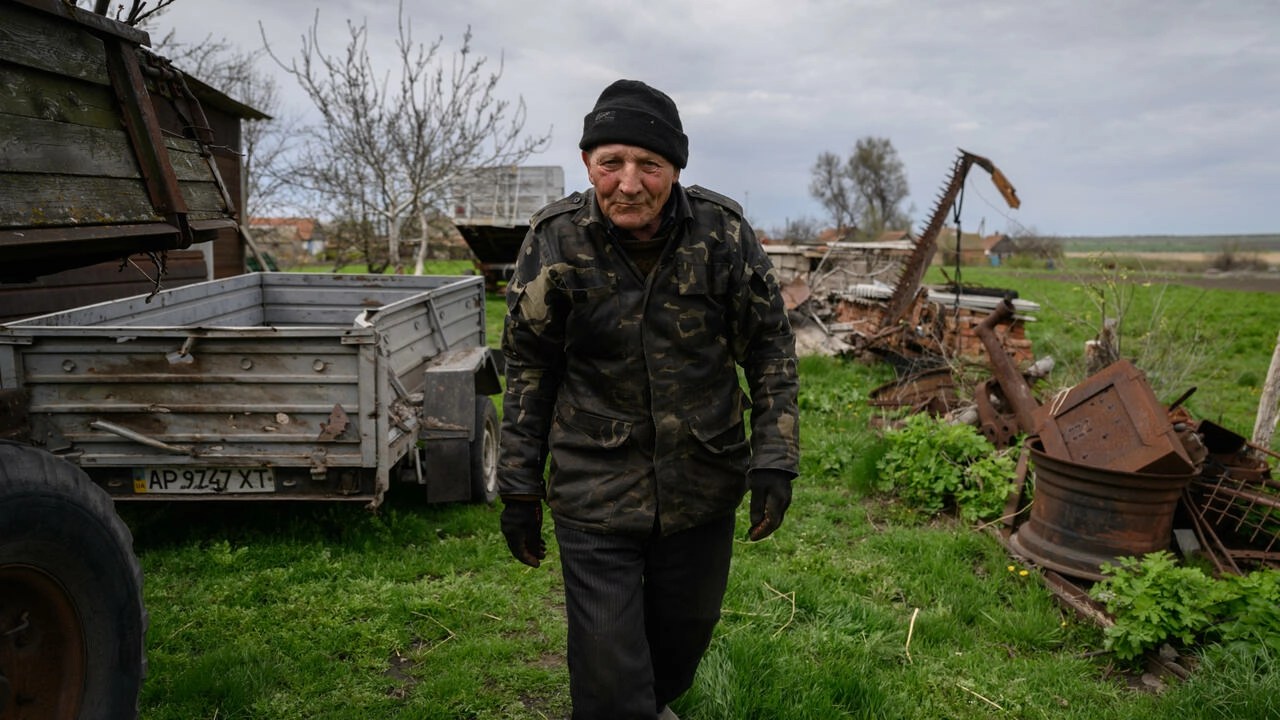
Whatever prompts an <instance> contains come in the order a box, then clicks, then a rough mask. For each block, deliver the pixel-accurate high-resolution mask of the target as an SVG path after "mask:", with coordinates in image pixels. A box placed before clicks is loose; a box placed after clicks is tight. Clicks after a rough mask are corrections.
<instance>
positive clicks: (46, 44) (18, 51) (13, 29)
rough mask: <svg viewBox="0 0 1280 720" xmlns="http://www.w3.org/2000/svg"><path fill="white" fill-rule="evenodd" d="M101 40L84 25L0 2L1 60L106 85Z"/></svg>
mask: <svg viewBox="0 0 1280 720" xmlns="http://www.w3.org/2000/svg"><path fill="white" fill-rule="evenodd" d="M105 57H106V53H105V50H104V49H103V46H102V41H101V40H100V39H98V38H97V37H94V36H93V35H92V34H90V33H88V32H85V31H84V29H83V28H81V27H79V26H76V25H71V24H69V23H67V22H66V21H64V20H61V19H59V18H57V17H55V16H52V15H48V14H45V13H41V12H37V11H35V10H32V9H30V8H26V7H23V6H21V5H16V4H13V3H0V60H6V61H8V62H11V63H16V64H18V65H26V66H28V67H33V68H38V69H40V70H48V71H49V72H53V73H56V74H58V75H66V76H68V77H74V78H80V79H81V80H87V81H89V82H93V83H97V84H99V85H108V84H110V80H109V79H108V77H107V68H106V62H105Z"/></svg>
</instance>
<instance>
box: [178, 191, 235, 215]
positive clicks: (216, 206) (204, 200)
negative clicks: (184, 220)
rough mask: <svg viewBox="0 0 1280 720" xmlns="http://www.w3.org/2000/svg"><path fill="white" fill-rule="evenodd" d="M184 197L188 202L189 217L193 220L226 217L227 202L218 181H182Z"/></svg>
mask: <svg viewBox="0 0 1280 720" xmlns="http://www.w3.org/2000/svg"><path fill="white" fill-rule="evenodd" d="M178 188H179V189H180V190H182V199H183V200H185V201H186V202H187V217H188V218H189V219H191V220H209V219H212V218H215V217H226V213H227V204H226V201H225V200H224V199H223V197H222V191H221V190H219V189H218V185H217V183H214V182H212V181H210V182H190V181H188V182H181V183H179V184H178Z"/></svg>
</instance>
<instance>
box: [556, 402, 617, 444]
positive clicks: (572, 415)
mask: <svg viewBox="0 0 1280 720" xmlns="http://www.w3.org/2000/svg"><path fill="white" fill-rule="evenodd" d="M555 424H556V425H560V426H562V427H561V430H562V432H561V433H559V435H560V438H559V439H560V440H561V442H562V444H567V445H572V446H575V447H579V448H584V449H589V448H591V447H598V448H602V449H606V450H612V449H614V448H619V447H622V445H623V444H625V443H626V442H627V438H629V437H631V423H630V422H627V421H626V420H615V419H613V418H607V417H604V416H603V415H596V414H595V413H590V412H587V411H585V410H577V409H574V408H562V409H561V410H559V411H558V412H557V413H556V423H555Z"/></svg>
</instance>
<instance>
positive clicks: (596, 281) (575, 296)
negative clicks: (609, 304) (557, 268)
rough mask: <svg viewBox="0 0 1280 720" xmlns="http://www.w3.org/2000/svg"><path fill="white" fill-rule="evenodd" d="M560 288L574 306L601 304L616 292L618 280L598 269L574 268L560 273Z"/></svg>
mask: <svg viewBox="0 0 1280 720" xmlns="http://www.w3.org/2000/svg"><path fill="white" fill-rule="evenodd" d="M560 283H561V287H562V288H563V289H564V293H565V295H566V296H568V298H569V301H570V302H572V303H573V304H574V305H589V304H595V303H599V302H602V301H604V300H606V299H608V298H610V297H612V296H614V295H616V294H617V292H618V278H617V277H616V276H615V275H614V274H613V273H611V272H608V271H606V270H600V269H598V268H574V269H572V270H568V271H562V273H561V276H560Z"/></svg>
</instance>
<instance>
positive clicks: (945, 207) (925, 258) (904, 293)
mask: <svg viewBox="0 0 1280 720" xmlns="http://www.w3.org/2000/svg"><path fill="white" fill-rule="evenodd" d="M974 165H977V166H978V167H980V168H982V169H984V170H986V171H987V172H989V173H991V180H992V182H994V183H995V186H996V188H997V189H998V190H999V191H1000V194H1001V196H1003V197H1004V200H1005V202H1006V203H1008V204H1009V207H1011V208H1017V207H1019V206H1020V205H1021V204H1022V203H1021V202H1020V201H1019V200H1018V194H1017V192H1016V191H1015V190H1014V189H1013V185H1012V184H1010V182H1009V181H1008V179H1006V178H1005V176H1004V173H1002V172H1000V170H999V169H998V168H996V166H995V165H993V164H992V162H991V161H990V160H988V159H987V158H985V157H982V156H981V155H974V154H973V153H971V152H967V151H965V150H961V151H960V156H959V157H957V158H956V161H955V164H954V165H953V166H952V168H951V175H950V177H948V179H947V183H946V185H944V186H943V188H942V192H941V193H939V195H938V201H937V203H935V204H934V207H933V213H932V214H931V215H930V216H929V223H928V224H927V225H925V229H924V232H922V233H920V237H919V238H917V239H916V242H915V247H914V248H912V250H911V254H910V255H909V256H908V257H907V260H906V262H904V263H903V265H902V270H901V272H900V273H899V275H898V280H897V282H896V283H895V284H894V287H893V293H892V294H891V295H890V297H889V299H888V301H887V302H886V303H885V305H884V310H883V314H882V315H881V319H880V326H881V327H888V326H891V325H895V324H897V323H898V321H899V320H901V319H902V318H903V317H904V316H905V315H906V313H907V308H908V307H909V306H910V305H911V303H913V302H914V301H915V299H916V292H917V291H918V290H919V288H920V281H921V280H923V279H924V271H925V270H926V269H927V268H928V267H929V263H930V262H931V261H932V260H933V253H934V251H935V250H937V246H938V234H939V233H941V232H942V226H943V224H944V223H945V222H946V219H947V213H948V212H949V211H950V210H951V207H952V206H953V205H955V203H956V200H957V199H959V197H960V193H961V191H962V190H963V189H964V181H965V178H966V177H968V175H969V170H970V169H972V168H973V166H974Z"/></svg>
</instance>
